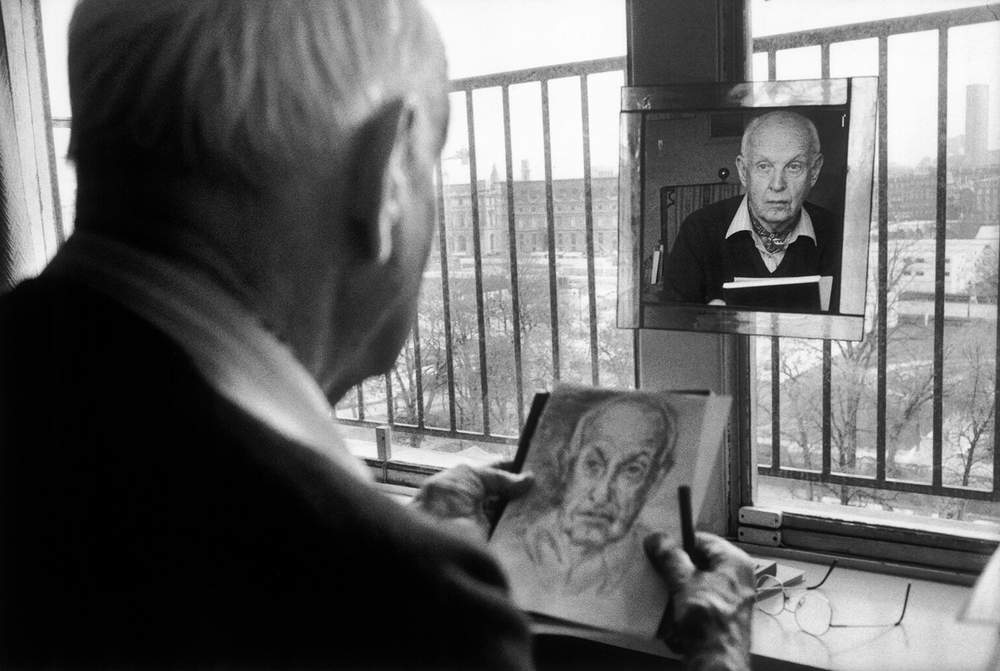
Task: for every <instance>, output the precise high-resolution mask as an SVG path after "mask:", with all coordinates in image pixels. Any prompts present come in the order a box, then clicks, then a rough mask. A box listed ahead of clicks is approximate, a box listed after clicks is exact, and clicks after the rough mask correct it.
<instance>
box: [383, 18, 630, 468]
mask: <svg viewBox="0 0 1000 671" xmlns="http://www.w3.org/2000/svg"><path fill="white" fill-rule="evenodd" d="M426 4H427V6H428V8H429V9H430V11H431V13H432V14H433V15H434V17H435V18H436V19H438V21H439V26H440V28H441V32H442V36H443V39H444V42H445V46H446V49H447V51H448V56H449V61H450V64H449V68H450V73H451V76H452V77H453V78H457V77H462V78H468V77H475V76H478V75H483V74H487V73H489V74H493V75H496V74H497V73H499V75H500V78H501V80H503V79H505V78H506V79H508V80H509V81H508V84H507V86H506V93H507V95H506V110H505V96H504V90H505V89H504V87H503V86H498V85H497V83H496V81H495V79H496V77H494V78H493V81H491V82H484V83H483V84H482V85H480V86H477V83H476V82H475V81H472V82H471V85H470V88H471V89H472V93H471V96H472V98H471V100H472V113H473V123H474V133H473V136H472V137H471V138H470V134H469V129H468V119H469V114H468V108H467V98H466V95H467V94H466V93H465V92H464V91H462V92H455V93H452V94H451V126H450V128H449V133H448V138H447V141H446V144H445V149H444V152H443V158H442V162H441V166H442V177H443V180H442V195H443V204H444V210H443V219H444V239H445V250H444V252H445V253H444V254H443V255H441V254H440V250H439V249H436V250H435V251H434V252H433V255H434V256H433V258H432V260H431V263H430V265H429V268H428V272H427V275H426V277H425V287H424V292H423V297H422V299H421V310H420V316H419V333H420V358H421V361H420V365H419V370H420V371H421V373H422V374H421V381H422V388H423V396H422V399H423V417H422V420H423V423H424V425H425V426H428V427H433V428H439V429H444V430H446V431H450V430H451V429H455V430H458V431H468V432H474V433H488V434H489V435H490V436H508V437H511V438H513V437H515V436H516V435H517V434H518V433H519V431H520V426H521V423H522V421H523V416H524V413H525V412H526V410H527V408H528V407H529V405H530V402H531V399H532V398H533V396H534V394H535V393H536V392H538V391H544V390H546V389H549V388H551V386H552V384H553V382H554V381H555V380H556V379H559V380H565V381H574V382H584V383H590V382H592V381H593V380H595V379H596V380H597V381H598V382H599V383H600V384H602V385H608V386H631V384H632V383H633V380H634V375H635V373H634V364H633V358H632V357H633V354H632V337H631V332H629V331H619V330H618V329H617V328H615V327H614V322H615V310H616V299H617V290H616V287H617V265H616V264H617V237H618V216H617V210H618V200H617V194H618V182H617V175H618V144H619V141H618V113H619V109H618V106H619V99H620V94H619V92H620V88H621V86H622V84H623V80H624V76H623V72H622V70H621V66H616V67H614V68H612V69H611V70H610V71H595V72H592V73H590V74H584V75H583V76H581V75H579V74H572V75H571V76H567V75H566V74H565V73H560V72H558V71H555V70H553V71H551V72H549V73H546V74H544V75H541V76H537V77H534V78H531V79H530V80H529V81H519V80H518V81H515V80H514V79H513V78H511V77H510V75H509V72H510V71H512V70H523V69H527V68H538V67H539V66H546V65H556V66H559V65H564V64H567V63H569V64H578V63H579V62H580V61H589V60H593V59H598V58H609V57H615V58H622V57H623V56H624V54H625V24H624V19H625V9H624V2H619V1H615V2H607V1H605V0H594V1H588V2H583V3H581V2H579V1H578V0H572V1H569V0H544V1H539V2H533V3H506V4H502V5H501V4H500V3H495V2H483V1H481V0H477V1H474V2H468V1H467V0H461V1H460V2H459V1H453V0H430V1H429V2H427V3H426ZM560 35H564V36H565V37H560ZM606 69H607V68H605V70H606ZM505 73H506V74H505ZM543 81H544V83H543ZM584 87H585V88H584ZM584 102H586V107H585V106H584ZM546 113H547V115H548V123H547V124H546V122H545V114H546ZM505 115H506V116H505ZM585 124H586V126H585ZM508 127H509V135H508V131H507V128H508ZM585 140H586V144H585ZM508 147H509V154H510V155H509V156H508ZM473 156H474V157H475V165H474V169H475V170H474V172H475V175H473V174H472V172H473V171H472V168H473V166H472V165H471V161H472V157H473ZM508 163H509V165H510V168H509V170H510V174H509V175H508ZM473 177H474V179H475V182H474V183H473ZM508 177H509V178H510V179H508ZM588 177H589V181H588ZM473 184H474V188H473ZM588 187H589V198H588ZM473 191H475V192H476V193H477V196H478V200H477V201H476V204H477V207H478V213H477V216H478V218H477V219H476V221H478V229H477V228H476V226H475V223H476V222H475V221H474V218H473V198H472V193H473ZM588 222H589V224H588ZM511 223H513V236H512V234H511ZM588 230H589V233H588ZM588 236H589V237H588ZM477 238H478V241H479V246H478V248H477V247H476V244H475V242H476V240H477ZM590 250H592V255H591V253H590ZM477 273H478V274H477ZM445 274H447V278H448V280H447V282H446V283H445V282H443V279H442V278H443V276H444V275H445ZM477 282H481V291H480V290H479V289H478V288H477ZM443 287H446V288H447V293H448V298H447V300H446V299H445V296H444V293H445V292H444V290H443ZM445 305H447V307H448V310H447V312H448V316H447V325H448V326H449V328H450V331H451V339H450V342H448V341H447V338H446V334H445V332H444V330H445V329H444V325H445V321H446V317H445V314H444V306H445ZM480 324H482V330H481V331H480ZM413 344H414V345H415V344H416V343H415V342H414V343H413ZM415 349H416V348H415V347H413V346H412V345H411V347H410V349H408V350H407V351H406V352H404V353H403V355H402V356H401V357H400V360H399V362H398V363H397V366H396V370H395V371H394V373H393V380H394V384H396V380H398V379H402V380H407V379H412V383H403V384H401V385H397V386H399V387H400V388H399V389H398V390H397V389H396V388H395V387H394V389H393V393H394V394H396V395H397V399H396V403H395V407H396V408H397V410H396V415H397V416H396V421H402V418H403V416H404V413H403V412H402V409H403V408H406V409H412V408H413V407H414V404H413V403H407V399H409V398H410V397H411V395H409V394H405V393H404V387H405V386H406V384H416V374H415V369H416V362H415V359H416V356H415V354H416V351H415ZM449 356H450V360H451V370H452V376H451V377H450V378H449V377H448V374H447V370H448V359H449ZM411 368H413V369H414V372H413V373H410V370H411ZM407 376H409V378H408V377H407ZM484 381H485V398H486V400H487V403H486V404H485V405H486V407H485V408H484V403H483V399H484V385H483V382H484ZM449 382H450V383H451V387H450V390H449V386H448V384H449ZM383 393H384V392H383ZM450 393H451V394H453V395H454V401H453V402H452V401H451V396H450V395H449V394H450ZM452 416H454V426H452V425H451V421H452ZM419 421H420V418H419V417H415V418H413V419H412V420H411V422H413V423H417V422H419ZM397 435H398V434H397ZM397 440H398V438H397ZM406 440H409V441H410V444H412V445H416V444H418V443H419V445H420V447H422V448H432V449H433V450H440V451H447V452H452V453H455V452H458V453H461V454H463V455H466V454H467V455H477V454H478V455H488V454H494V455H495V454H498V453H507V454H510V453H511V451H512V445H511V444H507V445H498V444H497V443H495V442H489V441H477V440H475V439H474V438H471V437H470V438H465V437H458V436H455V437H451V438H447V437H445V438H441V437H435V438H433V439H429V438H427V437H423V438H407V439H406Z"/></svg>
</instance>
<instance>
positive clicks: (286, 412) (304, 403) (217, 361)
mask: <svg viewBox="0 0 1000 671" xmlns="http://www.w3.org/2000/svg"><path fill="white" fill-rule="evenodd" d="M52 265H53V268H54V269H55V270H56V272H65V273H67V274H69V275H71V276H72V277H74V278H76V279H79V280H81V281H83V282H84V283H85V284H87V285H88V286H89V287H90V288H92V289H94V290H96V291H99V292H101V293H103V294H105V295H107V296H109V297H111V298H113V299H114V300H116V301H117V302H119V303H121V304H122V305H124V306H125V307H127V308H128V309H129V310H131V311H133V312H135V313H136V314H138V315H140V316H141V317H143V318H144V319H146V320H147V321H149V322H150V323H152V324H153V325H154V326H156V327H157V328H158V329H160V330H161V331H163V332H164V333H166V334H167V335H168V336H170V337H171V338H172V339H173V340H174V341H175V342H177V344H179V345H180V346H181V347H182V348H183V349H184V351H185V352H187V354H188V355H189V356H191V358H192V359H193V360H194V363H195V365H196V366H197V368H198V370H199V371H200V372H201V374H202V375H203V376H204V377H205V379H206V381H208V382H209V384H211V386H212V387H213V388H214V389H215V390H216V391H217V392H219V393H220V394H222V396H224V397H225V398H227V399H229V400H230V401H231V402H233V403H234V404H236V405H237V406H239V407H240V408H242V409H243V410H244V411H246V412H247V413H248V414H250V415H252V416H253V417H255V418H257V419H258V420H260V421H261V422H263V423H264V424H266V425H268V426H270V427H271V428H273V429H274V430H275V431H278V432H279V433H281V434H283V435H285V436H287V437H289V438H291V439H293V440H295V441H297V442H298V443H301V444H304V445H307V446H309V447H310V448H312V449H313V450H315V451H316V452H319V453H321V454H322V455H324V456H326V457H327V458H329V459H330V460H332V461H334V462H335V463H338V464H340V465H341V466H344V467H346V468H347V470H348V471H349V472H352V473H354V474H355V475H358V476H360V477H362V478H363V479H365V480H370V479H371V475H370V472H369V471H368V469H367V468H365V467H364V465H363V464H362V463H361V461H360V460H359V459H358V458H356V457H354V456H353V455H352V454H350V453H349V452H348V451H347V448H346V446H345V445H344V442H343V440H342V439H341V437H340V433H339V431H338V430H337V427H336V423H335V421H334V420H333V411H332V408H331V407H330V404H329V402H328V401H327V399H326V396H325V395H324V394H323V392H322V390H321V389H320V388H319V385H318V384H317V383H316V381H315V379H314V378H313V377H312V375H310V374H309V372H308V371H306V369H305V368H304V367H303V366H302V364H301V363H299V361H298V360H297V359H296V358H295V356H294V355H293V354H292V352H291V350H289V349H288V348H287V347H286V346H285V345H284V344H282V343H281V342H279V341H278V339H277V338H275V337H274V336H273V335H272V334H271V333H270V332H269V331H267V330H266V329H265V328H264V327H263V326H261V325H260V324H259V323H258V321H257V319H256V318H255V317H254V316H253V315H252V314H251V313H250V311H249V310H247V309H246V308H245V307H244V306H243V305H241V304H240V303H239V302H238V301H236V300H235V299H234V298H233V297H231V296H230V295H229V294H228V293H227V292H225V291H224V290H223V289H222V288H221V287H219V286H218V285H217V283H216V282H214V281H213V280H212V279H211V278H210V277H208V276H206V275H204V274H202V273H199V272H196V271H194V270H192V269H189V268H184V267H180V266H177V265H176V264H172V263H170V262H169V261H167V260H166V259H164V258H162V257H159V256H155V255H152V254H149V253H146V252H142V251H139V250H136V249H133V248H131V247H128V246H126V245H123V244H121V243H119V242H116V241H114V240H109V239H106V238H103V237H100V236H97V235H95V234H92V233H83V232H80V231H77V232H76V233H74V234H73V237H72V238H71V239H70V240H69V241H68V242H67V243H66V245H64V246H63V248H62V250H60V253H59V254H58V255H57V257H56V259H55V260H54V261H53V264H52Z"/></svg>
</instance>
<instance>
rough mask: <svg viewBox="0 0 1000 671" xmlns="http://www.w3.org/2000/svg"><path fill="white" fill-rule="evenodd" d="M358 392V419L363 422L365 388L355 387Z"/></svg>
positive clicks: (362, 386) (361, 386)
mask: <svg viewBox="0 0 1000 671" xmlns="http://www.w3.org/2000/svg"><path fill="white" fill-rule="evenodd" d="M355 389H357V392H358V419H359V420H360V421H362V422H363V421H365V388H364V385H360V384H359V385H358V386H357V387H355Z"/></svg>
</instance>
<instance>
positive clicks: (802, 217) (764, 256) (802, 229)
mask: <svg viewBox="0 0 1000 671" xmlns="http://www.w3.org/2000/svg"><path fill="white" fill-rule="evenodd" d="M741 231H746V232H748V233H749V234H750V236H751V237H752V238H753V244H754V247H756V248H757V252H758V253H759V254H760V259H761V261H763V262H764V265H765V266H767V269H768V270H769V271H770V272H772V273H773V272H774V270H775V268H777V267H778V265H779V264H780V263H781V260H782V259H783V258H785V249H787V247H788V245H790V244H792V243H793V242H795V241H796V240H797V239H798V238H799V236H800V235H804V236H806V237H808V238H812V241H813V244H816V231H815V230H814V229H813V223H812V218H811V217H810V216H809V213H808V212H806V209H805V208H804V207H803V208H799V220H798V221H797V222H796V223H795V228H793V229H792V231H791V233H789V234H788V237H787V238H786V239H785V242H784V244H783V246H784V248H783V249H781V250H779V251H776V252H769V251H767V249H766V248H765V247H764V243H763V241H762V240H761V239H760V236H759V235H757V232H756V231H754V230H753V226H752V225H751V224H750V209H749V206H748V205H747V197H746V196H743V201H742V202H741V203H740V206H739V208H738V209H737V210H736V214H735V215H733V220H732V221H731V222H730V223H729V228H728V229H726V237H727V238H729V237H731V236H733V235H735V234H737V233H739V232H741Z"/></svg>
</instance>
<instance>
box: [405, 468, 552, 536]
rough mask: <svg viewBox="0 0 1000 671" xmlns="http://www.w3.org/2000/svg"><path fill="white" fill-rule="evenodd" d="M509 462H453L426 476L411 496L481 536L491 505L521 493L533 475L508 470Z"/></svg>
mask: <svg viewBox="0 0 1000 671" xmlns="http://www.w3.org/2000/svg"><path fill="white" fill-rule="evenodd" d="M509 467H510V464H508V463H501V464H496V465H494V466H468V465H465V464H462V465H459V466H454V467H452V468H449V469H448V470H446V471H441V472H440V473H436V474H434V475H432V476H431V477H429V478H427V479H426V480H425V481H424V483H423V485H421V487H420V491H419V492H417V495H416V496H415V497H414V499H413V505H414V506H415V507H416V508H418V509H420V510H422V511H423V512H425V513H427V514H429V515H431V516H433V517H436V518H439V519H443V520H448V521H451V522H454V523H455V524H456V526H458V527H459V528H461V529H463V530H465V531H466V532H468V533H469V534H471V535H473V536H474V537H476V538H478V539H480V540H486V539H487V538H488V537H489V533H490V512H491V508H492V507H493V506H495V505H496V504H497V503H498V502H499V501H507V500H510V499H515V498H517V497H519V496H522V495H524V494H525V493H526V492H527V491H528V490H529V489H531V486H532V484H534V477H533V476H532V475H531V474H530V473H511V472H510V471H509V470H507V469H508V468H509Z"/></svg>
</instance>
